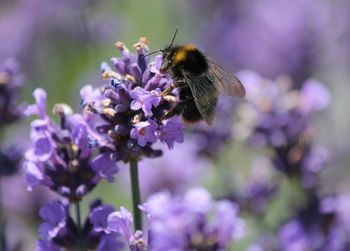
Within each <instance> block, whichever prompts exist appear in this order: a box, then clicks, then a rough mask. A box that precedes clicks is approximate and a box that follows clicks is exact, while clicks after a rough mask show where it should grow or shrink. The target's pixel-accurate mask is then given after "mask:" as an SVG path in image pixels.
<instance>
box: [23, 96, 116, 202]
mask: <svg viewBox="0 0 350 251" xmlns="http://www.w3.org/2000/svg"><path fill="white" fill-rule="evenodd" d="M34 96H35V98H36V104H34V105H31V106H29V107H28V108H27V110H26V112H27V114H28V115H31V114H35V115H37V116H39V119H36V120H34V121H33V122H32V130H31V138H32V148H31V149H29V150H28V151H27V153H26V161H25V162H24V165H23V166H24V169H25V171H26V175H27V182H28V189H29V190H32V189H34V188H35V187H37V186H39V185H42V186H47V187H49V188H50V189H51V190H53V191H55V192H57V193H59V194H60V195H62V196H64V197H66V198H68V199H69V200H70V201H77V200H78V201H79V200H80V199H81V198H82V197H83V196H84V195H85V194H87V193H88V192H89V191H91V190H92V189H93V188H94V187H95V186H96V184H97V183H98V182H99V180H101V179H107V180H108V181H110V182H113V181H114V178H113V175H114V174H115V173H117V172H118V170H119V168H118V166H117V165H116V164H115V162H113V161H112V160H111V159H110V158H109V155H108V153H104V152H103V151H100V152H97V149H96V148H92V147H91V145H90V142H91V140H96V137H97V138H98V135H97V134H96V133H95V132H93V130H92V129H91V128H90V126H89V124H88V122H87V121H86V120H85V119H84V117H82V116H81V115H79V114H72V110H71V109H70V108H69V107H68V106H67V105H65V104H58V105H56V106H55V108H54V112H55V113H56V115H58V116H59V119H60V124H59V125H58V124H56V123H55V122H54V121H52V120H51V119H50V118H49V116H48V115H47V112H46V93H45V91H44V90H42V89H37V90H35V91H34Z"/></svg>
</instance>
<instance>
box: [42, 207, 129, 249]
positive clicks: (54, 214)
mask: <svg viewBox="0 0 350 251" xmlns="http://www.w3.org/2000/svg"><path fill="white" fill-rule="evenodd" d="M113 211H114V209H113V207H112V206H109V205H102V203H101V201H95V202H94V203H92V204H91V205H90V213H89V217H88V218H87V219H86V220H85V223H84V224H83V226H81V229H80V230H79V229H78V227H79V226H78V225H77V224H76V223H75V222H74V221H73V219H72V218H71V216H70V214H69V205H68V204H65V203H62V202H60V201H54V202H52V203H50V204H48V205H46V206H44V207H43V208H42V209H41V210H40V216H41V218H42V219H43V220H44V223H43V224H41V225H40V228H39V233H40V237H41V240H40V241H39V242H38V247H37V250H45V247H46V248H52V250H61V249H60V248H65V249H69V250H76V249H77V248H78V247H80V246H81V244H82V243H83V244H84V246H85V247H87V248H88V249H89V250H90V249H91V250H96V249H97V250H101V251H102V250H115V251H118V250H122V249H123V247H124V244H123V243H122V242H121V241H120V234H119V233H111V232H110V231H108V230H107V223H108V222H107V219H108V215H109V214H110V213H112V212H113ZM48 250H50V249H48Z"/></svg>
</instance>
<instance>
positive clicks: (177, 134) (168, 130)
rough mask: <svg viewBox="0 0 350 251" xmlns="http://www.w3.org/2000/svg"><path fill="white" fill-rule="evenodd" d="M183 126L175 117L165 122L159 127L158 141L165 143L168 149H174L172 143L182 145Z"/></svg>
mask: <svg viewBox="0 0 350 251" xmlns="http://www.w3.org/2000/svg"><path fill="white" fill-rule="evenodd" d="M182 128H183V125H182V124H181V122H180V121H179V119H178V118H177V117H174V118H171V119H168V120H165V121H163V122H162V125H160V127H159V139H160V141H161V142H163V143H166V144H167V146H168V148H169V149H172V148H173V147H174V142H178V143H182V142H183V141H184V135H183V132H182Z"/></svg>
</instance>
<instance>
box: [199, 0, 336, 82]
mask: <svg viewBox="0 0 350 251" xmlns="http://www.w3.org/2000/svg"><path fill="white" fill-rule="evenodd" d="M194 2H195V3H196V2H197V4H195V6H194V8H196V10H198V9H200V10H203V9H204V10H205V9H210V10H211V13H210V14H211V15H210V18H208V19H207V20H206V19H204V20H203V23H202V22H201V27H202V29H199V30H203V29H204V30H205V33H203V34H206V35H205V36H204V37H205V38H204V40H203V41H204V47H205V48H206V49H207V52H208V53H209V54H211V55H216V56H217V57H218V58H219V61H220V62H222V63H223V64H226V65H227V66H228V67H230V68H231V67H235V68H238V69H252V70H254V71H257V72H258V73H260V74H262V75H264V76H267V77H270V78H275V77H277V76H278V75H281V74H288V75H289V76H291V77H292V78H293V80H296V82H295V84H296V85H299V84H300V83H301V82H302V81H304V80H305V79H307V78H308V77H310V76H311V75H312V74H313V72H314V71H315V70H317V69H318V67H319V61H320V54H321V48H322V46H321V44H322V41H324V42H325V41H326V39H327V38H326V36H325V35H324V34H327V32H325V27H327V25H329V24H328V23H327V18H326V17H327V14H329V13H327V12H328V9H327V4H326V2H325V1H308V0H297V1H293V2H290V1H287V0H284V1H280V0H263V1H259V2H246V1H227V0H224V1H220V3H218V2H216V1H208V2H209V4H205V3H204V4H203V2H202V1H194ZM197 12H198V13H202V11H197ZM281 13H284V14H283V15H282V14H281ZM276 20H278V21H276ZM333 26H335V25H332V27H333ZM223 34H225V39H217V38H221V37H222V36H223Z"/></svg>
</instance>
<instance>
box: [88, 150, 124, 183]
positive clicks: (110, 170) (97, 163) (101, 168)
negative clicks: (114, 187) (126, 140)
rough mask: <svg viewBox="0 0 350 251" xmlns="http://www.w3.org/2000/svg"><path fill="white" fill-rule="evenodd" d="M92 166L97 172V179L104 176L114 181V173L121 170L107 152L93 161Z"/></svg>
mask: <svg viewBox="0 0 350 251" xmlns="http://www.w3.org/2000/svg"><path fill="white" fill-rule="evenodd" d="M91 167H92V169H93V170H94V171H95V172H96V177H97V179H101V178H104V179H106V180H108V181H109V182H114V177H113V176H114V174H116V173H117V172H118V171H119V168H118V166H117V165H116V164H115V162H113V161H112V160H111V158H110V157H109V156H108V155H107V154H100V155H98V156H96V157H95V158H94V159H93V160H92V161H91Z"/></svg>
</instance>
